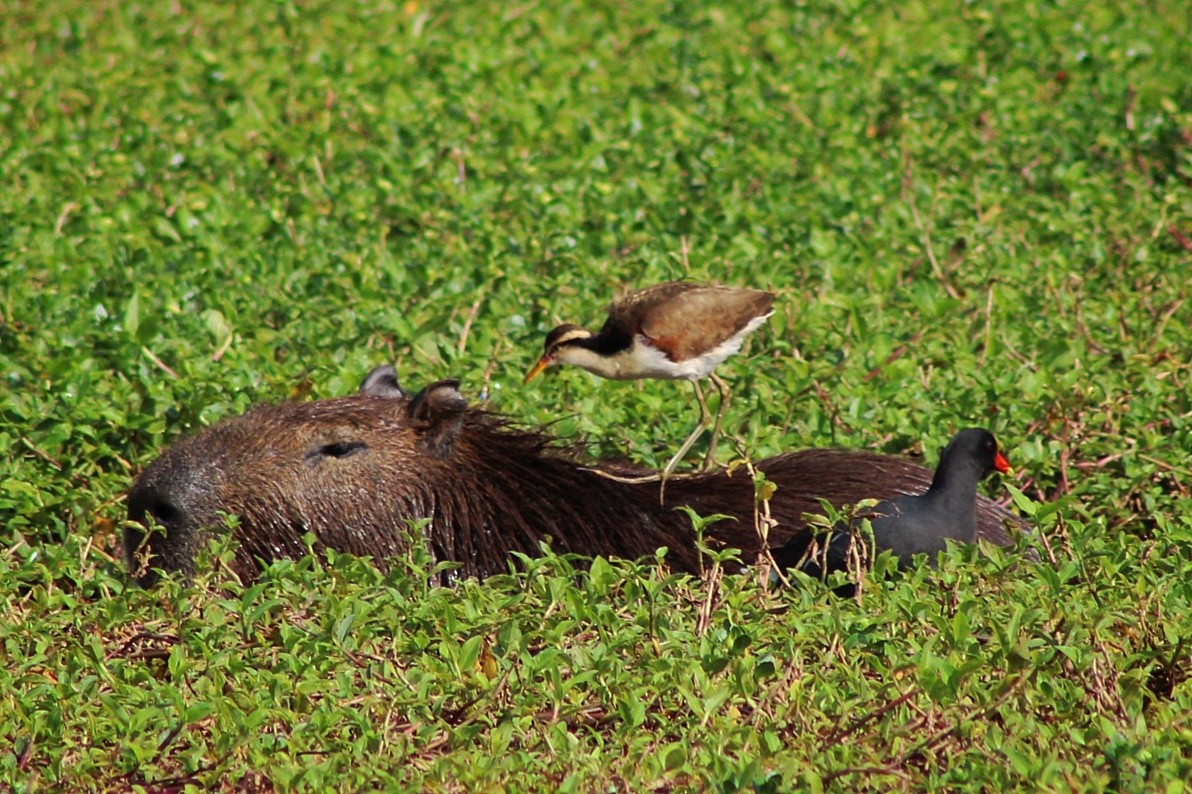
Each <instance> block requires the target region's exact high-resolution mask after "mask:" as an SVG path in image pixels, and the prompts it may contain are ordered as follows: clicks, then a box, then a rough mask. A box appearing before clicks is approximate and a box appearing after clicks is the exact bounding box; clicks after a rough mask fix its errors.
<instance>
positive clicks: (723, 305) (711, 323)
mask: <svg viewBox="0 0 1192 794" xmlns="http://www.w3.org/2000/svg"><path fill="white" fill-rule="evenodd" d="M662 286H667V285H662ZM686 286H687V289H684V290H681V291H677V292H674V293H671V294H670V295H669V296H668V297H667V298H665V299H661V298H660V299H659V300H657V301H652V302H651V303H652V305H650V306H649V307H648V311H643V312H642V313H641V315H640V319H639V323H638V328H639V329H640V331H641V333H642V334H643V335H644V336H646V337H647V338H649V339H650V340H651V341H652V342H653V343H654V345H655V346H656V347H659V348H661V349H662V350H665V351H666V353H667V355H668V356H669V357H670V358H671V360H672V361H686V360H687V359H690V358H694V357H696V356H699V355H701V354H703V353H706V352H708V351H709V350H712V349H713V348H715V347H716V346H717V345H719V344H720V343H722V342H724V341H725V340H727V339H728V338H730V337H731V336H733V335H734V334H736V333H738V332H739V331H741V330H742V329H743V328H744V327H745V326H746V325H748V324H749V322H750V321H751V320H753V319H755V318H757V317H761V316H763V315H765V314H767V313H768V312H769V311H770V309H771V307H772V306H773V303H774V296H773V295H771V294H770V293H768V292H762V291H760V290H752V289H740V288H735V287H717V286H705V285H691V284H688V285H686Z"/></svg>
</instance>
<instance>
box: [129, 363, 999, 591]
mask: <svg viewBox="0 0 1192 794" xmlns="http://www.w3.org/2000/svg"><path fill="white" fill-rule="evenodd" d="M458 387H459V383H458V381H454V380H444V381H439V382H437V383H433V384H431V385H430V386H427V387H426V388H424V389H422V390H421V391H420V392H418V393H416V394H412V395H411V394H408V393H407V392H405V391H403V390H402V389H401V387H400V386H399V385H398V382H397V377H396V374H395V372H394V370H393V368H392V367H378V368H377V369H375V370H373V372H371V373H370V374H369V375H368V377H367V378H365V380H364V383H363V384H362V385H361V388H360V391H359V393H357V394H355V395H353V396H351V397H344V398H339V399H330V400H320V401H315V402H309V403H283V404H280V405H265V406H258V407H256V408H254V409H252V410H250V411H249V412H248V413H246V414H244V415H242V416H239V417H235V418H232V419H227V420H224V421H223V422H220V423H219V424H217V425H215V426H213V427H211V428H208V429H206V430H204V431H202V432H200V433H198V434H196V435H193V436H191V437H189V438H185V439H183V440H182V441H180V442H178V443H177V444H175V445H174V446H173V447H171V448H170V449H168V450H167V451H166V452H164V453H163V454H162V455H161V457H160V458H158V459H157V460H156V461H154V462H153V463H152V464H150V465H149V467H148V468H146V469H145V471H144V473H143V474H142V475H141V476H140V477H139V478H138V479H137V481H136V483H135V484H134V486H133V488H132V491H131V492H130V493H129V497H128V511H129V518H130V519H132V520H133V521H134V522H137V523H138V524H140V525H141V526H135V527H130V528H129V529H128V530H126V532H125V538H124V541H125V552H126V555H127V556H128V558H129V563H130V566H132V568H133V570H134V571H138V572H139V579H140V581H142V582H143V583H145V584H149V583H151V582H152V581H153V580H154V577H155V575H154V574H153V573H152V572H151V571H150V570H149V569H148V568H146V567H145V566H144V565H143V564H142V563H143V559H142V558H143V557H147V558H148V564H149V566H151V567H153V568H159V569H162V570H164V571H167V572H173V571H178V572H182V573H183V574H184V575H186V576H191V575H193V574H194V573H195V569H194V566H195V556H196V553H197V551H198V550H199V548H200V547H201V546H202V545H203V544H204V543H206V542H207V540H208V539H209V538H210V537H211V533H212V532H213V531H219V530H220V528H222V527H225V526H226V525H227V523H226V521H227V520H226V516H228V515H231V516H235V517H236V522H237V523H236V524H235V530H234V540H235V541H236V543H237V551H236V556H235V562H234V568H235V570H236V572H237V573H238V574H240V575H241V576H244V577H248V578H251V577H252V576H253V575H254V573H255V572H256V571H257V570H258V568H259V565H260V564H261V563H267V562H269V561H272V560H274V559H279V558H293V557H299V556H301V555H302V554H304V553H305V552H306V546H305V545H304V542H303V537H304V535H306V534H307V533H311V534H312V535H313V536H314V539H315V548H316V549H321V548H325V547H326V548H333V549H335V550H337V551H344V552H349V553H353V554H359V555H369V556H371V557H373V558H374V560H375V561H376V562H377V563H378V564H379V565H380V566H382V567H385V564H386V560H388V559H389V558H392V557H393V556H394V555H398V554H401V553H403V552H405V551H408V547H409V544H410V543H411V541H412V540H416V542H421V543H423V544H425V547H426V549H427V550H428V551H429V553H430V554H431V556H432V557H433V559H435V560H450V561H454V562H457V563H459V564H460V567H459V574H460V575H464V576H473V575H474V576H487V575H491V574H493V573H498V572H502V571H505V570H507V569H508V565H509V558H510V553H511V552H521V553H524V554H527V555H536V554H538V553H540V548H541V544H542V542H544V541H549V542H550V543H551V544H552V546H553V548H554V549H555V550H556V551H559V552H573V553H579V554H584V555H589V556H592V555H598V554H599V555H606V556H621V557H630V558H635V557H641V556H644V555H649V554H652V553H653V552H654V551H655V550H657V549H658V548H660V547H666V548H667V549H668V555H667V560H668V562H669V564H670V565H671V566H673V567H674V568H676V569H677V570H682V571H695V570H698V567H699V557H698V552H697V550H696V547H695V542H694V540H695V539H694V536H693V534H692V531H691V524H690V520H689V519H688V518H687V516H686V515H685V514H683V513H682V512H681V511H678V510H676V509H675V508H676V507H677V506H680V505H689V506H690V507H692V508H693V509H694V510H696V512H698V513H700V514H702V515H711V514H713V513H722V514H725V515H728V516H730V517H731V519H730V520H727V521H722V522H720V523H717V524H715V525H713V527H712V528H711V529H710V530H709V536H708V538H707V540H708V541H709V542H712V543H714V544H716V543H719V544H722V545H729V546H733V547H736V548H740V549H741V550H742V551H743V552H744V554H743V559H744V560H745V562H747V563H748V562H752V560H753V558H754V557H755V556H756V555H757V553H758V552H759V551H760V550H761V541H760V538H759V537H758V534H757V532H756V530H755V522H754V515H755V507H756V498H755V489H754V485H753V482H752V480H751V479H750V478H749V477H748V476H747V474H746V473H745V472H743V471H738V472H736V473H734V474H730V473H728V472H723V471H722V472H711V473H708V474H704V475H694V476H680V477H678V478H676V479H674V480H672V481H671V482H670V483H668V486H667V491H666V495H667V504H666V505H660V504H659V503H658V485H657V483H656V482H654V483H631V482H622V481H618V480H615V479H611V478H610V477H609V476H607V475H608V474H610V473H616V474H627V473H631V472H629V471H627V470H626V469H624V468H623V467H612V466H608V465H595V466H585V465H582V464H580V463H578V462H576V461H575V460H574V456H573V454H572V453H571V452H570V451H569V450H567V449H565V448H562V447H560V446H559V445H558V444H557V443H556V442H555V440H554V439H552V438H551V437H549V436H547V435H545V434H543V433H541V432H537V431H532V430H524V429H519V428H516V427H513V426H511V425H510V424H509V423H508V422H507V421H506V420H504V419H502V418H501V417H499V416H496V415H494V414H492V413H489V412H487V411H484V410H482V409H477V408H469V407H468V405H467V403H466V401H465V400H464V398H463V397H462V395H461V394H460V392H459V388H458ZM757 468H758V469H759V470H761V471H764V472H765V473H766V475H767V477H768V478H769V479H770V480H771V481H772V482H774V483H775V484H776V485H777V486H778V487H777V490H776V491H775V493H774V496H773V498H772V499H771V500H770V509H771V514H772V517H773V519H774V521H775V522H776V525H775V526H774V527H773V528H772V529H771V530H770V532H769V542H770V544H771V545H778V544H781V543H784V542H785V541H787V540H789V539H790V538H791V537H793V536H795V535H797V534H798V533H800V532H803V531H805V527H806V522H805V520H804V514H805V513H807V512H815V511H818V510H819V509H820V505H819V501H818V500H819V499H821V498H822V499H826V500H828V501H829V502H831V503H832V504H835V505H843V504H847V503H852V502H857V501H859V500H861V499H867V498H874V499H884V498H889V497H892V496H897V495H900V494H904V493H919V492H922V491H923V490H925V489H926V488H927V486H928V485H929V484H930V482H931V474H932V473H931V471H929V470H928V469H925V468H923V467H921V466H918V465H916V464H914V463H912V462H910V461H907V460H904V459H901V458H895V457H890V456H887V455H879V454H876V453H871V452H865V451H854V450H839V449H811V450H803V451H799V452H792V453H787V454H784V455H779V456H777V457H774V458H770V459H767V460H764V461H760V462H759V463H758V464H757ZM638 473H640V472H638ZM1009 517H1010V514H1008V513H1006V512H1005V511H1004V510H1002V509H1001V508H1000V507H998V506H997V505H996V504H994V503H993V502H990V501H989V500H987V499H984V498H982V499H981V500H980V503H979V507H978V518H979V521H980V524H981V535H982V537H985V538H987V539H990V540H993V541H994V542H999V543H1004V542H1006V540H1007V537H1008V536H1007V535H1006V532H1005V530H1004V528H1003V522H1004V521H1005V520H1006V519H1007V518H1009ZM150 518H151V519H152V521H150V520H149V519H150ZM151 524H157V525H158V528H157V530H155V531H153V532H147V531H145V530H144V529H142V526H149V525H151ZM414 527H419V532H420V537H419V536H418V535H415V534H413V528H414Z"/></svg>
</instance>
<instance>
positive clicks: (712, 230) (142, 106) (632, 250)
mask: <svg viewBox="0 0 1192 794" xmlns="http://www.w3.org/2000/svg"><path fill="white" fill-rule="evenodd" d="M0 9H2V10H0V19H2V22H3V24H0V184H3V185H4V189H3V190H0V377H2V378H3V390H2V391H0V449H3V450H5V451H7V454H5V455H4V456H3V459H2V460H0V522H2V526H3V527H4V529H3V535H2V536H0V540H2V541H3V542H2V543H0V547H2V550H0V604H3V605H4V612H5V615H4V618H3V620H0V788H11V790H13V791H18V792H25V791H54V790H62V791H82V790H95V791H124V790H130V789H139V790H143V791H158V792H161V791H178V790H183V789H186V790H190V791H206V790H221V791H233V790H238V791H270V790H300V791H318V790H324V789H327V788H331V787H335V788H339V789H340V790H374V789H376V788H392V789H393V790H420V789H421V790H429V791H506V790H507V791H530V790H543V791H546V790H564V791H597V790H599V791H634V792H639V791H676V790H689V789H694V790H718V791H734V790H742V789H743V790H758V791H780V790H793V789H801V790H803V789H805V790H819V789H821V788H822V789H830V790H840V791H853V790H858V789H874V790H883V791H884V790H906V791H917V790H922V789H925V788H934V787H939V788H941V789H946V790H949V791H961V790H965V791H969V790H971V791H1003V790H1019V789H1020V790H1036V789H1044V790H1057V791H1068V790H1072V789H1090V790H1104V789H1111V790H1117V791H1148V792H1150V791H1168V792H1175V791H1182V790H1185V789H1186V788H1187V786H1188V783H1187V781H1188V780H1192V683H1190V681H1189V679H1190V675H1192V617H1190V615H1192V496H1190V488H1192V477H1190V476H1189V459H1190V456H1192V423H1190V419H1192V386H1190V385H1189V380H1190V379H1192V367H1190V366H1189V357H1190V353H1189V351H1192V304H1190V303H1189V295H1188V291H1189V290H1188V285H1189V273H1192V268H1190V265H1192V29H1190V28H1192V22H1190V19H1189V16H1188V12H1187V9H1186V5H1185V4H1184V3H1179V2H1174V0H1159V2H1154V3H1145V4H1144V3H1137V2H1129V1H1128V0H1118V1H1116V2H1115V1H1114V0H1106V1H1105V2H1092V1H1090V2H1076V3H1068V2H1064V3H1052V2H1044V3H1036V4H1019V3H1010V2H1001V3H999V2H992V3H971V4H955V3H947V2H934V3H933V2H913V1H912V2H906V3H902V2H899V3H862V2H855V1H854V0H838V1H836V2H824V3H816V4H793V7H787V6H786V5H780V4H775V3H771V2H765V0H763V2H737V3H733V4H720V5H719V6H717V7H707V6H705V4H686V3H681V2H676V3H658V2H651V1H649V0H647V2H638V3H623V4H608V3H579V2H561V3H535V2H528V3H524V4H512V5H509V4H499V3H493V4H479V3H477V4H462V5H461V4H435V3H429V4H428V3H423V2H418V1H417V0H410V2H399V3H386V2H364V3H359V4H355V5H345V4H339V3H329V2H322V3H320V2H311V3H295V2H251V3H241V4H219V3H212V2H206V1H205V0H204V1H201V2H188V3H140V4H132V3H117V2H110V1H105V0H100V1H99V2H86V3H84V2H79V0H46V2H40V3H24V2H19V0H3V2H0ZM681 276H690V277H692V278H697V279H709V280H719V281H723V282H727V283H735V284H742V285H754V286H761V287H768V288H773V289H775V290H776V291H777V292H778V293H779V295H780V305H781V307H782V308H781V309H780V311H779V312H778V313H777V314H776V316H775V317H774V318H772V320H771V322H770V323H769V324H768V325H767V326H766V327H765V328H764V329H763V330H762V331H760V332H759V333H758V334H757V335H756V336H755V337H754V338H753V340H752V343H751V346H750V348H749V352H748V354H747V355H742V356H739V357H737V358H735V359H733V360H732V361H731V362H729V364H727V365H726V366H725V367H724V368H723V372H724V374H725V375H726V376H728V377H729V378H731V381H732V383H733V386H734V402H733V406H732V409H731V417H730V419H731V422H732V425H733V427H732V428H731V430H732V432H733V433H734V434H735V435H736V436H738V437H739V439H740V444H741V448H742V449H747V450H748V451H749V453H750V454H751V455H753V456H755V457H761V456H764V455H767V454H772V453H774V452H776V451H778V450H781V449H787V448H793V447H799V446H809V445H832V444H839V445H850V446H866V447H873V448H878V449H883V450H886V451H889V452H895V453H912V452H916V451H921V452H924V453H925V454H926V455H927V457H928V459H929V460H930V461H934V460H935V456H936V454H937V451H938V449H939V448H940V447H941V446H942V444H943V443H944V442H945V441H946V440H947V438H948V437H949V436H950V435H951V433H952V432H953V431H954V430H955V429H957V428H959V427H963V426H966V425H970V424H983V425H987V426H989V427H991V428H992V429H993V430H994V431H995V432H997V433H998V435H999V436H1000V438H1001V440H1002V441H1003V444H1004V446H1005V448H1006V451H1007V454H1008V456H1009V457H1010V460H1011V462H1012V463H1013V464H1014V466H1015V467H1016V469H1017V470H1018V472H1019V473H1018V475H1017V477H1016V479H1015V480H1014V481H1013V482H1014V484H1016V485H1017V486H1018V487H1020V488H1021V489H1022V492H1023V493H1024V494H1025V495H1026V496H1024V497H1022V500H1021V503H1022V505H1023V506H1024V508H1025V509H1027V510H1028V511H1035V510H1037V511H1038V516H1037V518H1038V520H1039V524H1040V527H1041V533H1040V537H1039V538H1038V540H1037V541H1036V542H1034V543H1033V544H1031V543H1028V542H1027V541H1024V542H1023V544H1024V547H1025V546H1026V545H1033V546H1034V548H1035V549H1036V551H1037V552H1038V554H1039V556H1040V558H1041V559H1042V560H1043V563H1044V564H1033V563H1028V562H1023V561H1022V554H1021V552H1022V551H1024V548H1020V549H1018V550H1005V551H1003V550H996V549H988V548H983V549H980V550H978V549H964V550H957V551H955V552H952V553H951V554H950V555H949V557H948V559H947V560H946V561H945V564H944V565H943V566H942V567H941V568H940V569H939V570H938V571H931V570H924V571H919V572H916V573H913V574H908V575H899V574H897V573H895V572H884V571H883V572H879V573H877V574H875V575H874V578H873V579H872V580H871V581H869V582H868V583H867V584H866V586H865V588H864V592H863V597H862V599H861V600H860V603H856V602H854V601H851V600H845V601H842V600H839V599H834V598H832V597H831V596H830V595H829V594H828V593H827V591H826V589H825V588H824V587H823V586H822V585H818V584H812V583H809V584H807V586H806V587H803V588H796V589H793V590H785V591H781V592H777V593H767V592H765V590H764V589H763V588H760V587H759V585H758V583H757V582H755V581H753V579H752V578H750V577H735V578H734V577H727V578H725V577H721V576H719V575H718V574H717V570H718V569H717V567H716V565H715V564H714V562H713V561H712V560H710V561H709V572H708V575H707V576H705V577H703V578H690V577H675V576H672V575H670V574H668V573H667V572H666V571H665V568H663V567H660V566H658V565H657V564H656V563H654V562H653V561H649V560H647V561H640V562H636V563H629V562H621V561H611V562H607V561H603V560H601V561H597V563H596V564H595V565H593V566H592V567H591V569H590V570H586V569H585V568H584V567H582V566H580V567H579V568H578V569H577V568H576V567H574V566H575V565H576V562H575V561H573V560H568V559H562V558H558V557H552V556H548V557H545V558H543V559H541V560H523V561H521V562H522V564H521V565H518V566H515V570H516V572H511V574H510V575H509V576H507V577H499V578H497V579H494V580H491V581H487V582H484V583H476V582H464V583H462V584H461V585H460V586H458V587H456V588H453V589H442V588H438V587H434V586H431V585H430V584H428V582H429V573H428V571H426V562H425V560H421V559H417V558H414V559H410V560H408V561H407V565H406V566H405V567H404V568H403V569H402V570H401V571H400V572H397V573H394V574H391V575H389V576H387V577H382V576H381V575H380V574H378V573H377V572H376V571H375V569H373V568H372V567H371V566H369V565H368V564H367V563H364V562H362V561H359V560H354V559H350V558H346V557H339V558H332V559H330V560H325V561H318V560H314V559H310V558H307V559H304V560H301V561H297V562H294V563H292V564H291V563H286V564H279V565H276V566H274V567H272V568H271V569H270V570H268V571H267V572H266V574H265V576H264V578H263V580H262V581H261V582H260V583H259V584H252V585H240V584H238V583H236V582H231V581H227V580H226V579H220V578H219V577H211V576H208V577H202V578H201V579H200V581H199V582H197V583H196V586H195V587H193V588H191V589H189V590H184V589H180V588H178V587H177V586H176V585H172V584H167V585H166V586H163V587H161V588H159V589H157V590H154V591H151V592H145V591H141V590H138V589H136V588H135V587H130V586H129V583H128V582H127V581H126V580H125V578H124V575H123V570H122V566H121V565H120V563H119V551H118V549H119V546H118V536H119V529H120V522H121V521H122V520H123V515H124V509H123V502H122V498H123V493H124V491H125V490H126V489H127V487H128V484H129V482H130V481H131V478H132V477H133V476H134V475H135V473H136V472H137V471H139V469H140V468H141V467H142V466H143V465H145V464H146V463H147V462H148V461H150V460H151V459H152V458H153V457H154V455H155V454H156V453H157V452H158V451H160V450H161V449H163V448H164V447H165V445H167V444H168V443H170V442H171V441H172V440H173V439H175V438H177V437H178V436H179V435H180V434H182V433H184V432H187V431H188V430H193V429H195V428H197V427H200V426H203V425H205V424H209V423H211V422H214V421H216V420H218V419H219V418H220V417H223V416H228V415H232V414H235V413H238V412H240V411H242V410H243V409H245V408H246V407H247V406H249V405H250V404H252V403H253V402H256V401H260V400H279V399H286V398H290V397H293V398H302V399H304V398H307V397H326V396H334V395H339V394H343V393H346V392H349V391H351V390H352V389H354V388H355V386H356V384H357V383H358V381H359V379H360V377H361V376H362V375H363V374H364V373H365V372H367V371H368V369H370V368H371V367H372V366H374V365H376V364H379V363H384V362H389V361H392V362H395V363H396V364H397V365H398V368H399V371H400V373H401V375H402V378H403V381H404V382H406V383H407V384H409V385H412V386H419V385H422V384H424V383H427V382H430V381H432V380H435V379H438V378H442V377H452V376H458V377H460V378H462V379H463V381H464V388H465V390H467V391H469V392H470V393H471V394H473V395H478V394H480V393H481V392H484V393H486V394H487V397H488V400H489V403H490V404H491V406H492V407H493V408H494V409H497V410H500V411H503V412H506V413H508V414H510V415H512V416H513V417H515V418H517V419H518V420H519V421H524V422H527V423H546V422H554V423H555V424H554V426H553V427H554V429H555V430H556V431H557V432H559V433H560V434H562V435H566V436H570V437H576V438H582V439H585V440H587V442H588V443H589V444H590V449H591V451H592V452H593V453H594V454H605V455H614V454H620V455H629V456H631V457H632V458H634V459H636V460H638V461H641V462H643V463H647V464H651V465H659V464H660V463H662V462H664V461H665V460H666V456H667V451H668V450H669V449H672V448H673V445H674V444H675V443H677V441H678V440H679V439H681V438H682V436H683V434H684V433H685V432H686V426H685V425H686V422H688V421H689V419H690V416H691V413H692V412H691V407H690V405H689V399H690V398H689V392H688V390H686V389H683V388H679V387H677V386H676V385H675V384H669V383H659V382H651V383H644V384H618V383H610V382H603V381H595V380H594V379H593V378H591V377H590V376H588V375H586V374H585V373H583V372H580V371H577V370H573V369H565V370H561V371H558V372H557V373H554V374H552V376H551V377H549V378H545V379H544V382H541V383H535V384H532V387H531V388H522V387H521V386H520V376H521V374H522V373H523V372H524V371H525V368H526V367H527V366H528V365H529V364H530V363H531V362H532V361H533V359H534V357H535V356H536V355H537V354H538V353H539V351H540V345H541V341H542V337H543V334H544V333H545V331H546V330H547V329H548V328H549V327H551V326H552V325H553V324H554V323H555V322H556V321H558V320H563V319H566V320H575V321H585V320H595V319H597V318H598V317H599V316H600V313H601V309H602V307H603V305H604V303H605V302H606V301H607V299H608V298H609V297H610V296H611V295H612V294H613V292H614V290H615V289H616V288H617V287H619V286H621V285H626V284H630V285H644V284H649V283H653V282H657V281H660V280H664V279H668V278H675V277H681ZM671 417H674V419H673V420H672V419H671ZM659 427H661V428H663V430H664V432H658V431H657V428H659ZM995 492H996V493H1005V489H1003V488H997V489H995ZM216 553H219V552H218V550H217V551H216Z"/></svg>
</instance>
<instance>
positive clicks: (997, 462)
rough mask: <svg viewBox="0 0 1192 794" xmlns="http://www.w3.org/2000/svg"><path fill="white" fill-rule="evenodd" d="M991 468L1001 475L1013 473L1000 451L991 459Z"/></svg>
mask: <svg viewBox="0 0 1192 794" xmlns="http://www.w3.org/2000/svg"><path fill="white" fill-rule="evenodd" d="M993 468H995V469H997V470H998V471H1000V472H1001V473H1002V474H1013V473H1014V469H1012V468H1010V461H1008V460H1006V456H1005V455H1003V454H1002V453H1001V452H1000V451H999V452H998V453H997V455H995V456H994V457H993Z"/></svg>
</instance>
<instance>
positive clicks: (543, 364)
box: [522, 356, 555, 384]
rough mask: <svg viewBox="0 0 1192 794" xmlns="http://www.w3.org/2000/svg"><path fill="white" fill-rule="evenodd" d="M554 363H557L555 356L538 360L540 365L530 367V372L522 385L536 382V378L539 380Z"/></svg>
mask: <svg viewBox="0 0 1192 794" xmlns="http://www.w3.org/2000/svg"><path fill="white" fill-rule="evenodd" d="M553 363H555V359H554V357H553V356H543V357H542V358H540V359H538V363H537V364H535V365H534V366H532V367H530V371H529V372H527V373H526V377H525V378H523V379H522V383H523V384H526V383H529V382H530V381H532V380H534V378H537V377H538V376H539V375H541V374H542V370H544V369H546V368H547V367H549V366H550V365H551V364H553Z"/></svg>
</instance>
